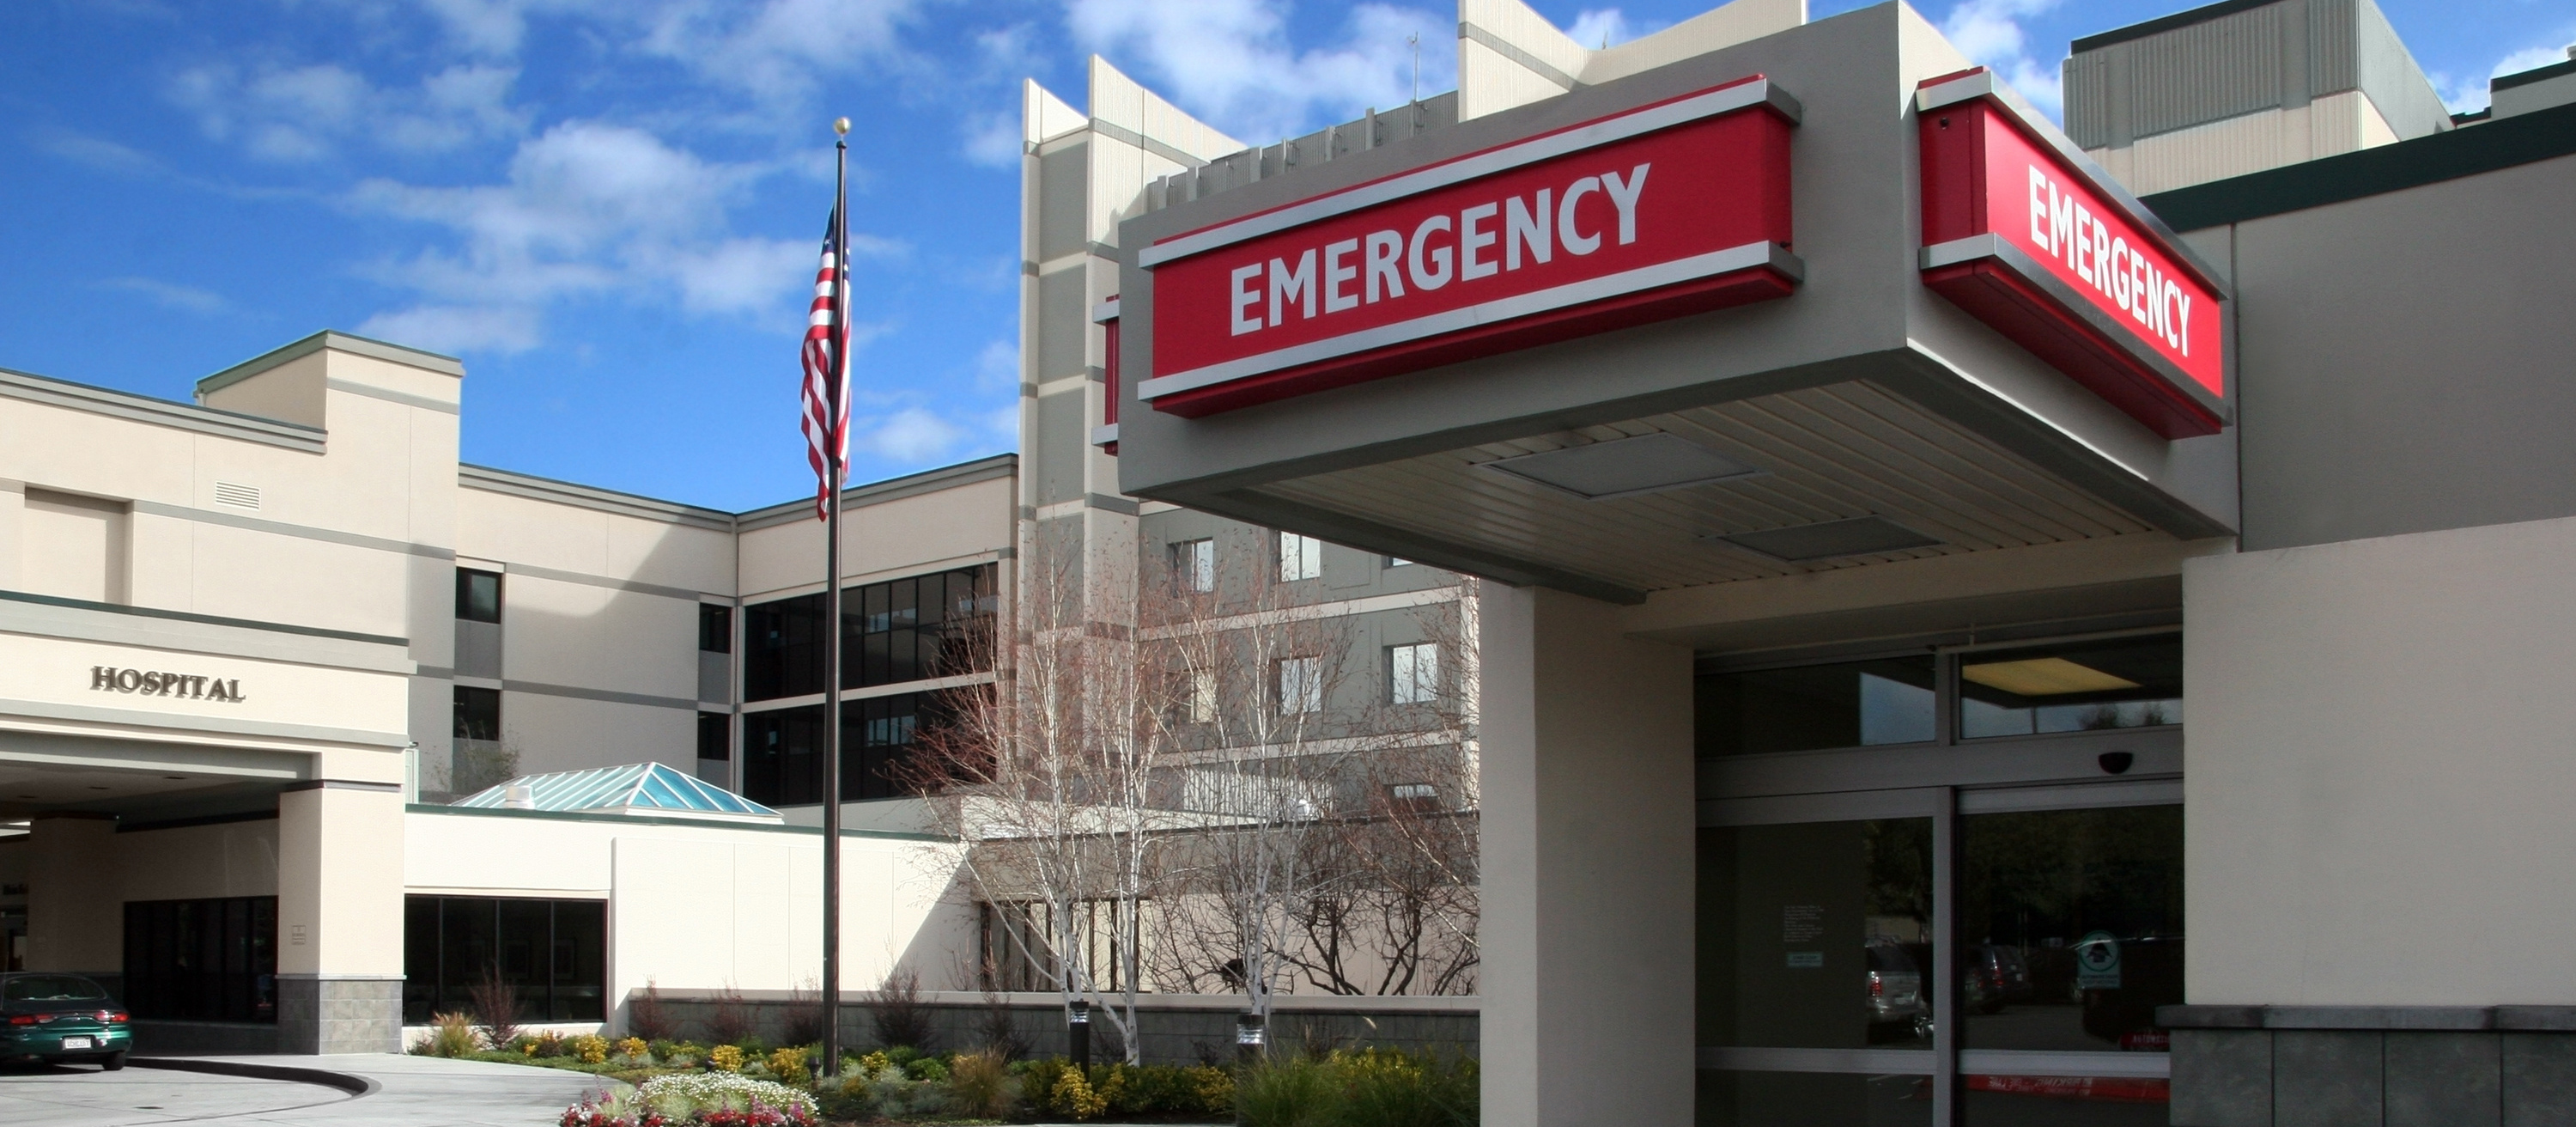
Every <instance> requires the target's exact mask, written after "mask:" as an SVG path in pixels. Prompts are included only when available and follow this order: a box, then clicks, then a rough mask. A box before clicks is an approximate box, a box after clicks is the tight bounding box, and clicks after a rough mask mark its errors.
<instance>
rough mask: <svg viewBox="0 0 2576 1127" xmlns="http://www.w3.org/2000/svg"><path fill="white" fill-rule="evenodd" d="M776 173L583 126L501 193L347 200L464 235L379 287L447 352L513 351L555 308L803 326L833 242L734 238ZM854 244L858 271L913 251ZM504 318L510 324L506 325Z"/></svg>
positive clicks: (396, 185) (625, 130)
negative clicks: (744, 209) (398, 291)
mask: <svg viewBox="0 0 2576 1127" xmlns="http://www.w3.org/2000/svg"><path fill="white" fill-rule="evenodd" d="M771 171H774V168H772V167H769V166H758V165H750V164H729V163H723V162H713V161H708V160H704V159H702V158H700V157H698V156H697V155H696V154H694V153H691V152H689V151H687V150H685V149H681V148H676V147H673V146H671V145H669V144H666V143H665V142H663V141H662V139H661V138H659V137H657V136H655V135H653V134H652V133H649V132H646V131H644V130H641V129H636V128H633V127H631V126H624V125H612V124H607V123H603V122H591V121H573V122H565V123H563V124H560V125H557V126H555V127H554V128H552V129H549V130H547V131H546V132H544V133H542V134H540V135H538V136H535V137H531V138H529V139H527V140H526V141H524V142H521V144H520V146H519V150H518V152H517V153H516V154H515V155H514V156H513V157H512V158H511V160H510V164H509V172H508V177H507V179H506V180H505V181H503V182H501V183H497V184H482V185H474V186H468V187H422V186H417V185H411V184H404V183H400V182H397V181H393V180H385V179H375V180H368V181H366V182H364V183H361V184H360V185H359V186H358V187H357V189H356V190H355V191H354V192H352V193H351V195H350V197H349V200H350V204H351V206H353V207H355V208H357V209H359V210H361V211H367V212H373V213H377V214H383V215H390V216H394V217H397V218H402V219H410V220H416V221H419V222H423V223H430V224H435V225H437V226H440V227H444V228H446V229H448V230H449V231H450V232H452V233H453V234H454V236H455V243H454V245H453V246H448V247H440V248H433V249H429V250H424V251H422V252H420V253H418V254H416V255H414V256H412V257H411V258H409V259H408V260H404V261H400V262H396V263H388V264H383V265H380V266H378V267H377V268H376V270H375V274H376V277H377V279H378V280H380V281H382V282H385V283H386V284H388V285H392V286H396V287H398V288H402V289H408V290H412V291H414V292H416V293H418V294H419V295H420V297H421V299H422V302H423V304H422V305H420V306H419V307H417V308H415V309H413V310H407V311H405V312H403V313H400V314H389V315H388V316H390V317H397V318H400V317H412V316H414V315H415V314H417V315H418V317H419V318H421V320H420V321H419V323H420V324H422V325H426V326H428V327H429V328H430V329H432V330H434V331H437V332H439V333H442V334H445V336H447V337H449V338H456V337H463V338H470V339H474V340H477V341H480V342H483V343H482V347H490V348H500V349H505V350H506V349H510V348H523V347H532V346H533V344H534V343H535V341H536V340H537V338H538V337H539V336H540V335H541V334H540V333H539V331H538V326H539V324H540V321H541V316H540V314H541V311H542V309H543V308H544V307H545V306H546V305H547V304H548V303H551V302H553V301H557V300H561V299H565V298H571V297H577V296H583V295H591V294H603V293H607V294H616V295H620V296H622V297H624V298H626V299H627V300H630V301H639V302H645V303H650V302H653V301H668V302H672V303H675V304H677V305H678V306H679V308H680V309H682V310H683V311H686V312H689V313H694V314H717V315H746V316H754V317H761V316H770V317H774V318H775V319H776V320H777V321H778V323H779V324H780V325H781V327H787V326H789V325H791V324H801V323H802V320H803V318H802V307H801V306H800V305H798V304H797V302H796V300H795V299H796V297H797V295H798V294H800V293H803V292H805V291H806V290H807V287H809V286H810V285H811V284H812V280H813V271H814V268H815V264H816V261H817V260H816V255H817V252H818V251H819V249H820V240H819V237H818V238H817V239H813V240H807V239H780V238H767V237H759V236H743V235H735V234H733V233H731V232H730V231H728V230H727V227H728V217H729V214H730V211H731V209H732V208H733V207H735V206H736V205H737V204H739V203H740V202H741V200H742V198H743V196H744V194H745V193H746V192H747V190H748V189H749V188H750V187H751V185H752V184H753V183H754V182H755V181H757V180H758V179H759V178H760V177H761V176H763V175H766V174H767V173H769V172H771ZM850 242H851V251H852V253H853V255H854V257H855V256H877V257H885V256H893V255H900V254H903V253H905V252H906V247H905V246H904V244H902V243H900V242H896V241H893V240H889V239H884V238H879V237H876V236H871V235H867V234H864V233H853V234H852V236H851V240H850ZM504 311H506V312H508V313H510V314H511V317H510V318H508V319H498V318H497V317H496V314H497V313H499V312H504ZM791 317H792V318H794V320H793V321H792V322H791V321H790V320H788V318H791ZM404 323H405V324H406V325H409V324H411V323H412V322H404Z"/></svg>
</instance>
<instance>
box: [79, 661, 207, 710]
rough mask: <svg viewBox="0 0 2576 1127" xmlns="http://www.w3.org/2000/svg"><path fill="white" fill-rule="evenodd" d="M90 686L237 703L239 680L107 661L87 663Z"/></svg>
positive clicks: (110, 690) (101, 689) (156, 695)
mask: <svg viewBox="0 0 2576 1127" xmlns="http://www.w3.org/2000/svg"><path fill="white" fill-rule="evenodd" d="M89 687H90V689H91V691H93V692H101V693H140V694H142V695H144V696H149V697H178V698H180V699H183V700H219V701H226V702H230V703H239V702H240V701H241V699H242V687H241V681H240V680H239V679H238V678H236V679H234V680H229V681H227V680H225V679H223V678H220V677H203V676H199V675H196V674H193V673H165V672H162V671H159V670H149V669H119V668H116V667H114V666H108V665H93V666H90V667H89Z"/></svg>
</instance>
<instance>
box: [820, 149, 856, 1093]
mask: <svg viewBox="0 0 2576 1127" xmlns="http://www.w3.org/2000/svg"><path fill="white" fill-rule="evenodd" d="M832 132H833V133H834V134H835V135H836V140H835V141H834V142H833V148H834V150H835V151H834V156H835V157H836V158H837V160H838V163H839V168H838V170H837V172H836V173H835V174H834V177H833V183H832V254H833V262H832V271H833V279H832V329H831V331H832V336H833V340H832V378H831V381H830V382H831V388H830V390H829V394H830V396H831V401H832V407H831V411H832V414H831V419H832V430H833V433H832V440H831V442H830V446H831V450H830V452H829V454H828V456H827V457H826V459H825V461H826V462H827V464H828V465H829V467H830V469H829V472H828V480H827V481H826V482H825V483H824V485H825V490H826V493H827V495H826V497H825V498H824V502H823V513H824V517H823V990H822V993H823V1067H822V1068H821V1069H820V1070H818V1071H819V1072H820V1074H821V1075H823V1076H825V1077H832V1076H837V1075H840V1071H841V481H842V476H843V471H844V470H845V469H846V467H844V466H843V465H842V462H843V460H844V457H845V455H846V454H847V452H848V450H849V434H848V431H849V427H850V415H849V410H850V405H849V404H848V403H845V402H843V401H842V400H843V398H844V397H845V394H846V392H847V389H848V387H849V382H850V356H849V352H850V332H849V326H850V286H849V281H848V279H849V276H850V214H849V205H850V194H849V183H850V119H848V118H846V117H844V118H836V119H834V120H833V122H832Z"/></svg>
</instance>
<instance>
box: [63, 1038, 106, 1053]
mask: <svg viewBox="0 0 2576 1127" xmlns="http://www.w3.org/2000/svg"><path fill="white" fill-rule="evenodd" d="M97 1047H98V1040H97V1038H94V1037H65V1038H63V1048H64V1049H65V1050H66V1051H68V1050H71V1049H95V1048H97Z"/></svg>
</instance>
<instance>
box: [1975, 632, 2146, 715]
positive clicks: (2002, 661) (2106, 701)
mask: <svg viewBox="0 0 2576 1127" xmlns="http://www.w3.org/2000/svg"><path fill="white" fill-rule="evenodd" d="M2180 723H2182V639H2181V638H2180V637H2178V636H2175V635H2171V634H2167V635H2162V636H2159V637H2152V638H2114V639H2110V640H2106V641H2093V642H2073V643H2062V644H2059V645H2054V646H2034V647H2029V648H2024V649H2011V650H1977V651H1972V652H1969V653H1964V654H1961V655H1959V736H1960V738H1962V739H1982V738H1986V737H1991V736H2032V735H2042V734H2046V733H2052V732H2085V731H2098V730H2105V729H2111V728H2148V727H2154V726H2157V725H2160V724H2180Z"/></svg>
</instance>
